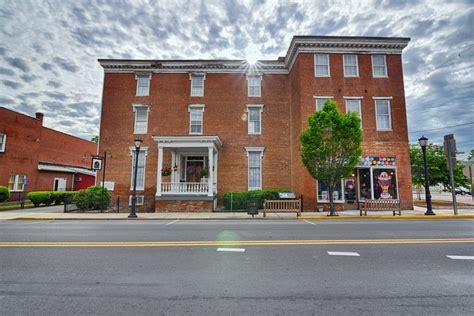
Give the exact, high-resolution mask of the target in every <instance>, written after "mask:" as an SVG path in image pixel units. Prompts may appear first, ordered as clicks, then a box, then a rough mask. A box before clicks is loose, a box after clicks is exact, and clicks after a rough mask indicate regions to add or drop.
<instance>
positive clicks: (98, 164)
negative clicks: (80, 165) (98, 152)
mask: <svg viewBox="0 0 474 316" xmlns="http://www.w3.org/2000/svg"><path fill="white" fill-rule="evenodd" d="M91 169H92V170H100V169H102V159H100V158H97V157H94V158H92V166H91Z"/></svg>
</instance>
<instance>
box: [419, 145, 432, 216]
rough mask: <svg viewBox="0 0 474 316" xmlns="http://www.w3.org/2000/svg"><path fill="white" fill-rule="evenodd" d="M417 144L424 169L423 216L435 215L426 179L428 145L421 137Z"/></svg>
mask: <svg viewBox="0 0 474 316" xmlns="http://www.w3.org/2000/svg"><path fill="white" fill-rule="evenodd" d="M418 144H420V147H421V150H422V151H423V165H424V168H425V199H426V213H425V215H436V214H435V213H434V212H433V206H432V204H431V193H430V181H429V179H428V164H427V162H426V160H427V159H426V145H427V144H428V138H426V137H425V136H421V138H420V139H418Z"/></svg>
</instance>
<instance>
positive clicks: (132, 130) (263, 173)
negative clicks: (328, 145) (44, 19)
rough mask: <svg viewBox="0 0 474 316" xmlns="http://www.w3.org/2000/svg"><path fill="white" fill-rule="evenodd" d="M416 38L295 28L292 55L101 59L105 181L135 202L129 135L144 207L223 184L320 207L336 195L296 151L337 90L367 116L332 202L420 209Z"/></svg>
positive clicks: (200, 205)
mask: <svg viewBox="0 0 474 316" xmlns="http://www.w3.org/2000/svg"><path fill="white" fill-rule="evenodd" d="M408 42H409V38H386V37H332V36H295V37H293V39H292V41H291V45H290V47H289V49H288V51H287V54H286V56H285V57H280V58H278V59H277V60H260V61H258V62H257V63H256V64H254V65H250V64H249V63H247V62H246V61H245V60H122V59H120V60H116V59H101V60H99V63H100V65H101V66H102V67H103V68H104V72H105V76H104V87H103V100H102V117H101V129H100V151H101V152H102V151H110V152H111V153H112V154H113V157H114V158H113V159H111V160H108V161H107V179H106V180H107V183H108V185H109V187H111V188H112V187H113V194H114V195H116V196H120V197H121V198H122V199H130V196H131V192H132V191H131V190H132V175H133V172H134V159H135V158H134V155H133V151H134V147H133V140H134V139H135V138H141V139H142V140H143V145H142V147H141V149H140V153H139V158H138V169H137V174H138V179H137V180H138V181H137V190H138V195H139V199H138V203H139V205H141V208H140V209H141V210H144V211H152V210H156V211H194V210H196V211H213V210H216V208H219V207H220V206H221V205H222V196H223V194H224V192H229V191H246V190H256V189H270V188H271V189H286V190H291V191H293V192H295V193H296V194H297V195H302V196H303V197H304V209H305V210H307V211H313V210H315V209H317V208H319V207H321V206H323V207H324V206H326V205H327V203H328V200H329V197H328V192H327V189H326V187H325V185H324V183H320V182H318V181H315V180H314V179H312V178H311V177H310V175H309V174H308V172H307V171H306V169H305V168H304V166H303V164H302V163H301V160H300V154H299V150H300V142H299V138H298V136H299V134H300V132H301V131H302V130H303V129H304V128H305V127H306V126H307V117H308V115H310V114H311V113H313V112H314V111H317V110H318V109H320V108H321V107H322V106H323V104H324V101H325V100H327V99H333V100H335V101H336V102H337V104H338V106H339V109H340V110H341V111H342V112H348V111H352V112H356V113H357V114H358V115H359V116H360V118H361V120H362V128H363V137H364V140H363V156H362V157H361V161H360V165H359V166H358V167H357V168H356V169H355V170H354V173H353V175H352V176H351V177H349V178H346V179H342V180H341V185H340V187H339V188H338V190H337V192H334V199H335V201H336V203H338V207H339V208H340V209H357V208H358V203H359V201H362V200H364V199H400V200H401V205H402V207H403V208H404V209H410V208H412V207H413V200H412V193H411V175H410V161H409V146H408V134H407V120H406V107H405V94H404V84H403V68H402V50H403V49H404V48H405V47H406V45H407V44H408Z"/></svg>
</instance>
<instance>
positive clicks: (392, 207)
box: [359, 200, 402, 216]
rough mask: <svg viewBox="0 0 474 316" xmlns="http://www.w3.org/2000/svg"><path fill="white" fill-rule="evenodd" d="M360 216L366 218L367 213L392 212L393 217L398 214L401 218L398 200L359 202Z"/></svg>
mask: <svg viewBox="0 0 474 316" xmlns="http://www.w3.org/2000/svg"><path fill="white" fill-rule="evenodd" d="M359 205H360V216H362V215H365V216H367V211H392V212H393V216H395V214H396V213H398V215H399V216H402V210H401V208H400V200H365V201H361V202H359Z"/></svg>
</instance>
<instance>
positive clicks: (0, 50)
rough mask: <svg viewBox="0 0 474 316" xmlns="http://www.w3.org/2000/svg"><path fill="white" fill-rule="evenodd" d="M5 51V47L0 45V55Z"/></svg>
mask: <svg viewBox="0 0 474 316" xmlns="http://www.w3.org/2000/svg"><path fill="white" fill-rule="evenodd" d="M5 52H6V49H5V48H3V47H0V56H4V55H5Z"/></svg>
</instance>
